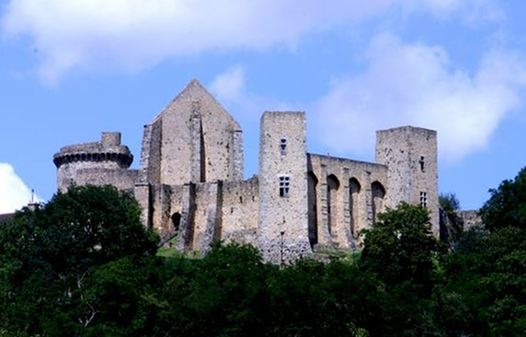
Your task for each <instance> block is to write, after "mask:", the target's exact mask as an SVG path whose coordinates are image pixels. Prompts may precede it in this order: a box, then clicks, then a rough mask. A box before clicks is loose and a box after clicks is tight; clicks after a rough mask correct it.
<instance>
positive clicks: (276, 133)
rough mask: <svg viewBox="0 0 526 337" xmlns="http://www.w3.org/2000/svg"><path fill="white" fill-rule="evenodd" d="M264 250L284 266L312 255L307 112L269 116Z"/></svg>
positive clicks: (262, 174) (263, 143)
mask: <svg viewBox="0 0 526 337" xmlns="http://www.w3.org/2000/svg"><path fill="white" fill-rule="evenodd" d="M260 128H261V129H260V152H259V202H260V206H259V209H260V210H259V223H258V245H259V250H260V252H261V253H262V255H263V258H264V259H265V260H266V261H271V262H272V263H276V264H284V263H288V262H291V261H294V260H296V259H298V258H301V257H302V256H305V255H308V254H310V253H311V252H312V250H311V246H310V244H309V230H308V203H307V189H308V186H307V155H306V127H305V113H303V112H265V113H264V114H263V116H262V117H261V124H260Z"/></svg>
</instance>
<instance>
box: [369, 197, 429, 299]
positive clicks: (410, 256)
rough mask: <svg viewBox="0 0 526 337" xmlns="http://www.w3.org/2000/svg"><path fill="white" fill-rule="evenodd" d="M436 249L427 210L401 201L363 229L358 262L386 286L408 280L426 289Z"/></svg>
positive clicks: (427, 288)
mask: <svg viewBox="0 0 526 337" xmlns="http://www.w3.org/2000/svg"><path fill="white" fill-rule="evenodd" d="M437 249H438V245H437V242H436V240H435V239H434V238H433V235H432V233H431V224H430V222H429V214H428V212H427V210H426V209H424V208H422V207H419V206H413V205H409V204H405V203H403V204H401V205H400V206H399V207H397V208H396V209H391V210H388V211H386V212H385V213H382V214H380V215H379V221H378V222H377V223H376V224H375V225H374V226H373V228H371V229H369V230H366V231H365V240H364V249H363V252H362V256H361V259H360V262H361V264H362V267H363V268H365V269H366V270H370V271H372V272H374V273H376V274H377V275H379V277H380V278H381V279H382V280H383V281H385V283H386V284H387V285H397V284H400V283H402V282H406V281H409V282H412V283H414V284H415V285H418V286H420V287H422V289H426V290H429V289H430V285H431V277H432V272H433V257H434V255H435V253H436V252H437Z"/></svg>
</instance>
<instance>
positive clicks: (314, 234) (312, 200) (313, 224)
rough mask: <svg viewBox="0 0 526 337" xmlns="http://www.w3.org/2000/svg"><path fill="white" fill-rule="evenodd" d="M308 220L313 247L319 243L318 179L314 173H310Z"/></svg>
mask: <svg viewBox="0 0 526 337" xmlns="http://www.w3.org/2000/svg"><path fill="white" fill-rule="evenodd" d="M307 184H308V194H307V199H308V204H309V209H308V218H309V242H310V245H311V247H313V246H314V245H315V244H317V243H318V202H317V200H318V199H317V191H316V189H317V188H318V178H317V177H316V175H315V174H314V173H313V172H309V173H308V181H307Z"/></svg>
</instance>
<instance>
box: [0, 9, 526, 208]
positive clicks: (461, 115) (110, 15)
mask: <svg viewBox="0 0 526 337" xmlns="http://www.w3.org/2000/svg"><path fill="white" fill-rule="evenodd" d="M525 13H526V2H524V1H522V0H500V1H493V0H370V1H363V0H347V1H336V0H334V1H330V0H328V1H323V2H321V1H315V0H302V1H299V0H296V1H292V0H265V1H263V0H252V1H246V0H214V1H210V0H209V1H205V0H41V1H34V0H0V116H1V119H0V120H1V125H2V132H1V133H0V144H1V146H0V212H6V211H9V210H11V209H14V208H16V207H20V206H21V205H23V204H25V203H26V202H27V201H28V200H29V197H30V192H29V191H30V189H35V191H36V193H37V195H38V196H39V197H40V198H41V199H42V200H47V199H49V198H50V197H51V195H52V194H53V193H54V192H55V189H56V181H55V174H56V172H55V167H54V165H53V163H52V156H53V154H54V153H55V152H57V151H58V150H59V149H60V147H61V146H64V145H67V144H74V143H81V142H87V141H94V140H98V139H99V137H100V132H101V131H121V132H122V133H123V142H124V143H125V144H127V145H128V146H129V147H130V149H131V150H132V152H133V153H134V155H135V161H134V164H133V166H134V167H137V165H138V159H139V155H140V141H141V136H142V126H143V125H144V124H146V123H148V122H149V121H150V120H151V119H152V118H153V117H154V116H155V115H156V114H157V113H158V112H159V111H160V110H161V109H162V108H163V107H164V106H165V105H166V104H167V103H168V102H169V101H170V100H171V99H172V98H173V97H174V96H175V95H176V94H177V93H178V92H179V91H180V90H181V89H182V88H183V87H184V86H185V84H186V83H187V82H188V81H189V80H191V79H192V78H197V79H199V81H200V82H201V83H202V84H203V85H205V86H206V87H207V88H208V89H209V90H210V91H211V92H212V93H213V94H214V95H215V96H216V98H217V99H218V100H219V101H220V102H221V104H223V105H224V106H225V108H227V110H229V111H230V112H231V113H232V115H233V116H234V117H235V118H236V119H237V120H238V121H239V122H240V123H241V125H242V127H243V130H244V135H245V159H246V165H245V166H246V172H245V175H246V176H247V177H249V176H251V175H252V174H254V173H256V167H257V154H258V147H257V141H258V126H259V117H260V115H261V113H262V112H263V111H265V110H280V109H292V110H304V111H306V112H307V119H308V121H307V122H308V143H309V144H308V146H309V150H310V151H311V152H317V153H330V154H331V155H338V156H344V157H350V158H354V159H361V160H373V158H374V141H375V139H374V131H375V130H376V129H381V128H388V127H395V126H401V125H407V124H411V125H415V126H421V127H427V128H432V129H436V130H438V132H439V161H440V164H439V185H440V191H441V192H442V193H447V192H452V193H455V194H456V195H457V197H458V198H459V199H460V203H461V206H462V207H463V208H466V209H468V208H478V207H480V206H481V205H482V204H483V202H484V201H485V200H486V199H487V198H488V189H489V188H493V187H496V186H498V184H499V183H500V181H502V180H503V179H506V178H513V177H514V176H515V174H516V173H517V172H518V170H519V169H520V168H521V167H523V166H525V165H526V151H525V150H524V146H525V145H526V132H525V131H524V130H526V106H525V103H526V100H525V93H526V34H524V32H525V31H526V20H524V15H525Z"/></svg>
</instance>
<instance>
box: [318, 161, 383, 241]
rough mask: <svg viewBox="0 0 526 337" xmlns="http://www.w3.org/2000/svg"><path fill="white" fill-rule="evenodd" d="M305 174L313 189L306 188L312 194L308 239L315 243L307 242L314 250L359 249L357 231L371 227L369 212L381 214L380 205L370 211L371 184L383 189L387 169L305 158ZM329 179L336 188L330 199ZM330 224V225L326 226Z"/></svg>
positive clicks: (370, 164)
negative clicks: (325, 248) (309, 237)
mask: <svg viewBox="0 0 526 337" xmlns="http://www.w3.org/2000/svg"><path fill="white" fill-rule="evenodd" d="M308 170H309V177H310V179H309V185H315V186H314V188H309V190H310V191H313V192H311V193H313V195H312V198H313V203H311V204H310V206H309V223H310V227H311V229H310V230H311V232H313V233H312V234H313V235H311V237H315V240H312V238H311V243H313V244H316V245H317V246H318V248H323V247H327V248H341V249H356V248H359V247H360V246H361V244H362V240H363V238H362V237H361V236H360V235H359V234H360V231H361V230H363V229H365V228H370V227H371V226H372V224H373V220H374V218H375V216H376V214H373V212H377V213H380V212H382V211H383V210H384V205H383V203H380V204H378V205H377V207H373V203H374V202H375V200H374V199H373V194H372V184H373V183H375V184H381V185H382V186H387V167H386V166H384V165H380V164H374V163H367V162H361V161H355V160H350V159H344V158H336V157H329V156H324V155H317V154H308ZM329 177H331V178H330V179H336V181H337V182H338V185H339V187H338V189H337V190H336V191H332V195H333V198H332V199H331V198H330V195H329V194H330V193H331V191H330V190H329V189H330V187H329V186H328V183H327V182H328V179H329ZM309 187H311V186H309ZM356 187H357V188H356ZM314 202H315V203H314ZM376 202H378V201H376ZM329 217H332V219H329ZM330 220H332V222H334V223H330ZM329 225H330V226H329ZM313 241H314V242H313Z"/></svg>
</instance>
